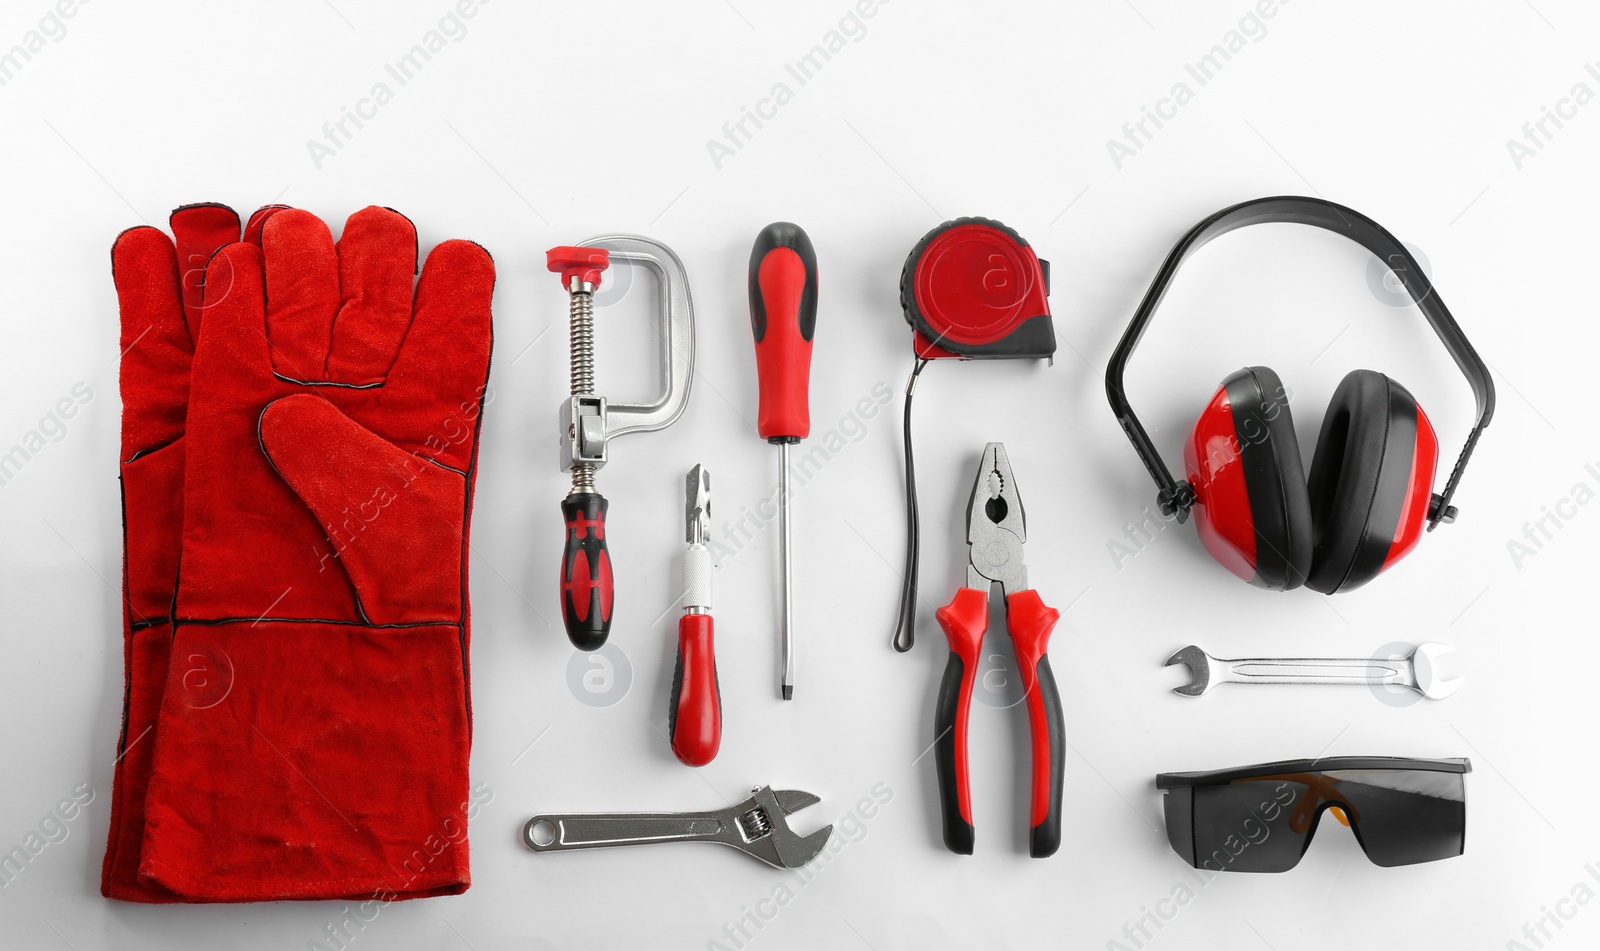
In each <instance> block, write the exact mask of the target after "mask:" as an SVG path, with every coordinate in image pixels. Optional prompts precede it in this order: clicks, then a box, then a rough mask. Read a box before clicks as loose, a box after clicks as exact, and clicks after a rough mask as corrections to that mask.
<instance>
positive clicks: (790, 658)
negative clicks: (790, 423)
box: [778, 442, 794, 700]
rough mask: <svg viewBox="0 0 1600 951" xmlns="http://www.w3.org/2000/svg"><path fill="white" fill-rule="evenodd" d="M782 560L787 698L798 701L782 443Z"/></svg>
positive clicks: (786, 471) (786, 450) (786, 467)
mask: <svg viewBox="0 0 1600 951" xmlns="http://www.w3.org/2000/svg"><path fill="white" fill-rule="evenodd" d="M778 561H779V570H780V571H781V572H782V573H783V628H782V630H781V631H780V632H779V638H780V639H781V642H782V648H783V675H782V678H781V679H780V680H779V686H780V687H781V688H782V689H783V699H785V700H793V699H794V636H793V634H794V572H793V565H792V563H791V561H790V558H789V444H788V443H786V442H781V443H778Z"/></svg>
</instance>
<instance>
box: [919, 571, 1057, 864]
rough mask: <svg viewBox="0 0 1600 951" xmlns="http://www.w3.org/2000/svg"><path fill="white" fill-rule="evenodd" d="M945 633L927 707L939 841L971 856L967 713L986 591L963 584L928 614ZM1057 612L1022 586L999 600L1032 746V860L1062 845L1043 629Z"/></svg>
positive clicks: (985, 620)
mask: <svg viewBox="0 0 1600 951" xmlns="http://www.w3.org/2000/svg"><path fill="white" fill-rule="evenodd" d="M934 616H935V617H937V618H938V620H939V626H940V627H942V628H944V633H945V636H946V637H947V638H949V639H950V660H949V662H948V663H947V664H946V665H945V669H944V681H943V683H941V684H940V687H939V700H938V704H937V706H936V707H935V710H934V725H933V727H934V730H935V731H936V735H937V737H938V739H937V740H936V741H935V746H934V757H935V761H936V763H937V764H938V769H939V800H940V802H941V804H942V805H943V809H944V844H945V845H946V846H947V847H948V848H949V849H950V851H952V852H955V853H958V854H960V855H971V854H972V840H973V828H972V794H971V791H970V787H969V784H968V779H967V713H968V711H969V710H970V709H971V706H972V686H973V683H974V681H975V680H976V679H977V672H978V658H979V652H980V651H981V649H982V647H983V635H984V632H985V630H986V629H987V628H988V626H989V595H988V592H985V591H979V590H977V589H976V588H962V589H961V590H959V591H957V592H956V596H955V598H954V599H953V600H951V602H950V603H949V604H947V605H945V606H944V607H942V608H940V609H939V610H938V611H937V612H935V615H934ZM1060 617H1061V612H1059V611H1057V610H1056V609H1055V608H1051V607H1046V606H1045V603H1044V601H1043V599H1041V598H1040V597H1039V592H1037V591H1035V590H1033V589H1032V588H1029V589H1027V590H1024V591H1018V592H1016V593H1014V594H1011V595H1009V596H1008V597H1007V598H1006V628H1007V630H1008V632H1009V633H1010V634H1011V640H1012V641H1013V642H1014V644H1015V645H1016V652H1017V665H1018V666H1019V667H1021V668H1022V695H1023V702H1024V703H1026V704H1027V707H1028V724H1029V730H1030V732H1031V735H1032V744H1031V745H1032V748H1033V796H1032V798H1033V808H1032V812H1031V814H1030V817H1029V825H1030V826H1031V827H1032V832H1031V833H1030V836H1029V842H1028V852H1029V854H1030V855H1032V856H1033V857H1034V858H1044V857H1046V856H1049V855H1054V854H1055V852H1056V849H1057V848H1059V847H1060V846H1061V757H1062V755H1063V748H1064V747H1065V745H1066V744H1065V732H1064V724H1063V722H1062V716H1061V695H1060V693H1058V692H1057V690H1056V678H1055V675H1054V674H1052V673H1051V672H1050V658H1049V656H1048V655H1047V654H1046V653H1045V652H1046V650H1047V649H1048V647H1049V641H1050V632H1051V631H1053V630H1054V629H1055V626H1056V621H1057V620H1059V619H1060Z"/></svg>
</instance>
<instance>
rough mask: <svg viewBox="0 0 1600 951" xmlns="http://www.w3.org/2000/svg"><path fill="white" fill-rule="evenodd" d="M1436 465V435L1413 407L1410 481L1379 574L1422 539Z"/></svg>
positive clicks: (1420, 409) (1436, 470)
mask: <svg viewBox="0 0 1600 951" xmlns="http://www.w3.org/2000/svg"><path fill="white" fill-rule="evenodd" d="M1438 469H1439V437H1438V436H1437V435H1436V434H1435V433H1434V431H1433V423H1432V422H1431V421H1430V420H1429V419H1428V414H1427V413H1424V412H1423V411H1422V407H1421V406H1420V405H1419V406H1418V407H1417V440H1416V445H1415V446H1414V448H1413V450H1412V453H1411V483H1410V485H1409V486H1408V487H1407V489H1406V500H1405V502H1404V503H1402V505H1401V507H1400V519H1399V521H1398V523H1397V524H1396V525H1395V532H1394V541H1393V542H1391V543H1390V544H1389V553H1388V554H1387V555H1385V556H1384V558H1383V567H1382V568H1379V569H1378V572H1379V574H1382V573H1383V572H1385V571H1388V570H1389V567H1390V566H1391V565H1393V564H1394V563H1395V562H1397V561H1399V560H1400V559H1402V558H1404V557H1405V556H1406V555H1408V554H1410V553H1411V549H1413V548H1415V547H1417V542H1419V541H1421V540H1422V532H1423V529H1424V527H1425V526H1426V525H1427V523H1428V506H1429V505H1430V504H1432V502H1433V477H1434V475H1435V474H1436V473H1437V472H1438Z"/></svg>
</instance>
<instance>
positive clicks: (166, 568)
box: [100, 204, 282, 901]
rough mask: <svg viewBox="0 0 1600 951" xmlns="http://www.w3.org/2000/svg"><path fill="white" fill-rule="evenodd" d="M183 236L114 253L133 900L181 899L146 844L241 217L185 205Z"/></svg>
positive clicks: (111, 846)
mask: <svg viewBox="0 0 1600 951" xmlns="http://www.w3.org/2000/svg"><path fill="white" fill-rule="evenodd" d="M281 208H282V206H280V205H270V206H268V207H265V208H262V209H261V210H259V211H257V212H256V213H255V214H254V215H252V216H251V218H250V223H249V225H248V226H247V227H246V229H245V235H244V239H245V240H246V241H250V242H254V243H256V244H259V243H260V241H261V225H262V224H263V223H264V222H265V221H266V219H267V218H268V217H270V216H271V215H272V213H274V212H276V211H279V210H281ZM171 227H172V234H173V237H172V238H168V237H167V236H166V235H165V234H163V233H162V232H161V231H160V230H159V229H156V228H151V227H148V226H147V227H140V228H131V229H129V230H127V231H124V232H123V233H122V234H120V235H118V236H117V240H116V243H115V244H114V245H112V248H111V270H112V277H113V280H114V281H115V283H116V287H117V301H118V304H119V310H120V312H121V323H122V368H121V380H120V383H121V390H122V453H121V469H122V510H123V518H124V522H125V526H124V535H123V548H124V559H123V597H124V600H123V619H122V634H123V662H124V671H123V673H124V684H125V688H124V695H123V723H122V735H121V737H120V739H119V740H118V743H117V765H116V773H115V777H114V779H113V785H112V794H111V834H110V837H109V841H108V842H107V844H106V857H105V863H104V865H103V867H102V868H101V880H100V890H101V892H102V893H104V894H105V895H106V896H107V897H110V898H122V899H126V900H129V901H162V900H171V899H168V898H164V897H163V896H162V894H161V893H160V892H159V891H157V890H154V889H150V888H148V887H147V886H145V885H143V884H141V883H140V882H139V876H138V872H139V846H140V840H141V839H142V838H143V836H144V796H145V789H146V787H147V786H148V785H149V781H150V755H151V752H152V751H153V750H154V749H155V728H156V711H157V709H158V708H159V707H160V705H161V692H162V688H163V686H164V685H165V683H166V679H167V657H168V646H169V645H170V644H171V642H172V623H171V618H170V617H169V615H170V613H171V610H172V595H173V591H174V589H175V588H176V587H177V582H178V550H179V542H180V539H181V537H182V533H183V462H184V439H183V430H184V418H185V416H186V415H187V413H188V408H189V366H190V363H191V361H192V360H193V358H194V340H195V339H196V337H197V336H198V333H199V328H200V320H201V317H202V315H203V314H204V311H205V308H204V307H202V306H201V304H202V297H201V294H202V288H201V285H202V277H203V276H204V274H205V269H206V262H208V261H210V260H211V255H212V254H214V253H215V252H216V251H217V249H219V248H221V247H222V246H224V245H227V244H232V243H234V242H237V241H238V240H239V216H238V215H237V214H235V213H234V211H233V209H232V208H229V207H227V206H225V205H216V204H200V205H185V206H184V207H182V208H179V209H177V210H176V211H174V212H173V213H172V218H171ZM174 239H176V242H174Z"/></svg>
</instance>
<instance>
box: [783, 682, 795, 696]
mask: <svg viewBox="0 0 1600 951" xmlns="http://www.w3.org/2000/svg"><path fill="white" fill-rule="evenodd" d="M783 699H785V700H793V699H794V684H784V685H783Z"/></svg>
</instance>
